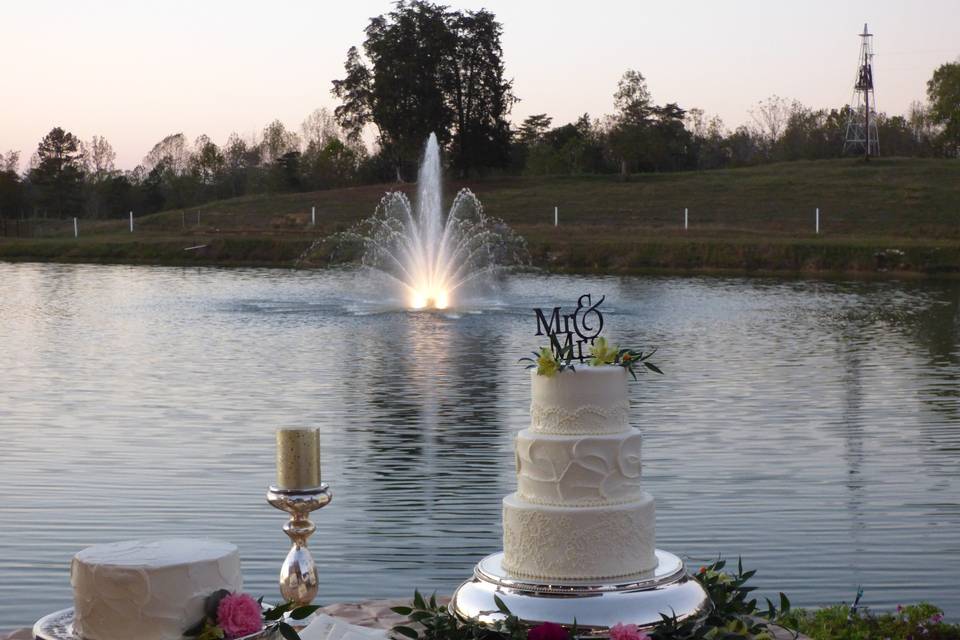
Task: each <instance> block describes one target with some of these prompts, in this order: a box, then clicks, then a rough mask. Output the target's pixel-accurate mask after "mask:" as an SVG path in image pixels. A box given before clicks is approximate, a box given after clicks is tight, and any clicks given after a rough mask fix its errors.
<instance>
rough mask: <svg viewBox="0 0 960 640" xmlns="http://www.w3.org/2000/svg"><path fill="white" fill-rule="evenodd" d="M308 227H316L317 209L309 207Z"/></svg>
mask: <svg viewBox="0 0 960 640" xmlns="http://www.w3.org/2000/svg"><path fill="white" fill-rule="evenodd" d="M310 226H311V227H315V226H317V208H316V207H310Z"/></svg>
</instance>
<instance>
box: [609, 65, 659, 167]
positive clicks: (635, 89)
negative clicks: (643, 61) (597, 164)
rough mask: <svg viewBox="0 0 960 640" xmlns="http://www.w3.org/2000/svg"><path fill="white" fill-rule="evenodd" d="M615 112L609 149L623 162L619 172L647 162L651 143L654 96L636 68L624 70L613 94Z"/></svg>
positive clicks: (619, 161) (610, 132)
mask: <svg viewBox="0 0 960 640" xmlns="http://www.w3.org/2000/svg"><path fill="white" fill-rule="evenodd" d="M613 106H614V109H615V114H614V116H613V122H612V126H611V127H610V130H609V140H610V149H611V151H612V152H613V154H614V155H615V156H616V158H617V160H618V163H619V164H620V175H622V176H626V175H627V174H628V173H630V168H631V167H634V168H640V166H641V165H643V164H644V163H645V160H646V158H645V152H646V151H647V147H648V146H649V142H650V140H649V135H648V134H649V129H650V121H651V118H652V116H653V99H652V98H651V96H650V91H649V90H648V89H647V81H646V79H644V77H643V74H642V73H640V72H639V71H636V70H634V69H629V70H627V71H626V72H624V74H623V76H622V77H621V78H620V81H619V82H618V83H617V91H616V93H614V94H613Z"/></svg>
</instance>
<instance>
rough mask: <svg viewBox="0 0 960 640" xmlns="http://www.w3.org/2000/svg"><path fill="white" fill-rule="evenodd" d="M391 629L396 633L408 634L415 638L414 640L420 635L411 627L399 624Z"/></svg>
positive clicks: (409, 636) (407, 635)
mask: <svg viewBox="0 0 960 640" xmlns="http://www.w3.org/2000/svg"><path fill="white" fill-rule="evenodd" d="M391 631H393V632H394V633H399V634H400V635H402V636H406V637H408V638H413V640H417V638H419V637H420V634H419V633H417V632H416V631H415V630H413V629H411V628H410V627H404V626H398V627H394V628H393V629H391Z"/></svg>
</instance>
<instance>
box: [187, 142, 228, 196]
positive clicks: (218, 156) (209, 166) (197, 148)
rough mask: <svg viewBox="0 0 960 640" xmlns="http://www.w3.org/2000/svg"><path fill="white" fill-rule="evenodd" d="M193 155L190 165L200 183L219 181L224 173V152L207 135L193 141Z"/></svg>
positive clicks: (208, 184) (209, 184)
mask: <svg viewBox="0 0 960 640" xmlns="http://www.w3.org/2000/svg"><path fill="white" fill-rule="evenodd" d="M193 149H194V151H193V155H192V156H191V157H190V167H191V169H192V170H193V174H194V175H195V176H196V177H197V179H198V180H199V181H200V184H202V185H205V186H212V185H215V184H216V183H217V181H218V180H219V179H220V177H221V176H222V175H223V171H224V166H225V164H226V161H225V160H224V157H223V153H221V152H220V147H218V146H217V145H216V144H215V143H214V142H213V141H212V140H210V138H208V137H207V136H206V135H200V136H198V137H197V139H196V141H194V143H193Z"/></svg>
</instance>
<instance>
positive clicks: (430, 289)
mask: <svg viewBox="0 0 960 640" xmlns="http://www.w3.org/2000/svg"><path fill="white" fill-rule="evenodd" d="M441 176H442V167H441V164H440V147H439V145H438V144H437V138H436V136H434V135H433V134H431V135H430V138H429V139H428V140H427V145H426V149H425V151H424V157H423V162H422V164H421V165H420V172H419V177H418V180H417V197H416V207H414V206H412V205H411V203H410V200H409V198H407V196H406V195H405V194H403V193H400V192H393V193H388V194H386V195H385V196H384V197H383V199H382V200H381V201H380V204H379V205H378V206H377V210H376V212H375V213H374V214H373V216H371V217H370V218H367V219H366V220H364V221H363V222H361V223H360V224H359V225H358V226H357V227H356V228H355V229H354V230H352V231H351V232H350V234H349V235H350V236H352V237H353V239H356V240H358V241H359V242H360V243H361V244H362V250H363V257H362V264H363V265H364V266H365V267H367V268H368V269H370V270H371V271H372V272H373V273H375V274H377V275H379V276H381V277H383V278H384V279H385V280H386V281H387V283H389V285H390V286H392V287H393V288H394V289H395V290H396V293H397V294H398V295H399V296H400V297H401V298H402V299H403V300H404V304H405V306H407V307H408V308H410V309H447V308H449V307H452V306H454V305H456V304H457V303H458V302H463V300H464V298H466V297H468V296H469V292H471V291H474V290H476V289H479V288H482V286H483V285H484V284H486V283H487V282H488V281H489V278H490V277H491V276H492V275H494V274H496V273H497V272H498V271H500V270H502V269H503V268H505V267H509V266H514V265H518V264H526V263H527V262H529V256H528V253H527V248H526V242H525V241H524V240H523V238H521V237H520V236H518V235H517V234H515V233H514V232H513V231H512V230H511V229H510V228H509V227H508V226H507V225H506V223H504V222H503V221H502V220H499V219H496V218H490V217H488V216H486V215H484V213H483V207H482V205H481V204H480V201H479V200H477V198H476V196H474V195H473V193H472V192H470V190H468V189H462V190H461V191H460V192H459V193H458V194H457V195H456V197H455V198H454V200H453V205H452V206H451V207H450V211H449V212H448V213H447V215H446V216H444V214H443V191H442V188H441V187H442V185H441Z"/></svg>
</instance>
